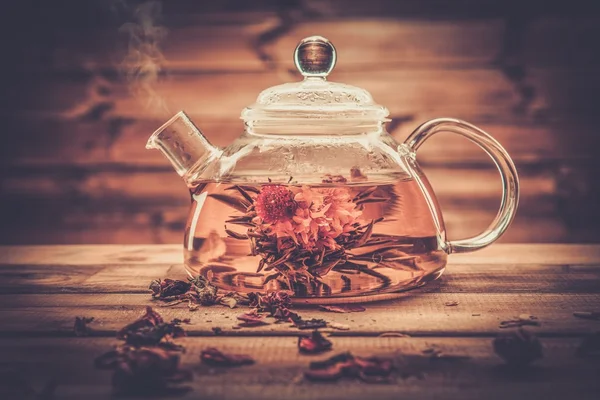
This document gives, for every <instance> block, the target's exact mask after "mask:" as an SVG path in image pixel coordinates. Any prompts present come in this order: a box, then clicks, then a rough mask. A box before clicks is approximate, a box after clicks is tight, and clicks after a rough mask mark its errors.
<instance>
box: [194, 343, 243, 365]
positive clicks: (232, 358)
mask: <svg viewBox="0 0 600 400" xmlns="http://www.w3.org/2000/svg"><path fill="white" fill-rule="evenodd" d="M200 360H202V362H203V363H205V364H209V365H212V366H216V367H239V366H242V365H251V364H254V362H255V361H254V359H253V358H252V357H250V356H248V355H245V354H229V353H224V352H222V351H221V350H219V349H217V348H215V347H209V348H207V349H205V350H202V352H201V353H200Z"/></svg>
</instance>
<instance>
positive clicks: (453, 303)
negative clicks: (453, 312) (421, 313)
mask: <svg viewBox="0 0 600 400" xmlns="http://www.w3.org/2000/svg"><path fill="white" fill-rule="evenodd" d="M444 305H445V306H446V307H454V306H457V305H458V301H455V300H452V301H447V302H445V303H444Z"/></svg>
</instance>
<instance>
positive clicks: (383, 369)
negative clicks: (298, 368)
mask: <svg viewBox="0 0 600 400" xmlns="http://www.w3.org/2000/svg"><path fill="white" fill-rule="evenodd" d="M393 369H394V364H393V361H392V359H389V358H380V357H355V356H353V355H352V354H351V353H341V354H338V355H335V356H333V357H331V358H328V359H327V360H324V361H315V362H312V363H310V366H309V370H308V371H305V372H304V377H305V378H306V379H308V380H311V381H336V380H338V379H340V378H342V377H348V378H359V379H361V380H362V381H363V382H366V383H384V382H388V380H389V376H390V375H391V373H392V370H393Z"/></svg>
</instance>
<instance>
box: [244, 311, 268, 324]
mask: <svg viewBox="0 0 600 400" xmlns="http://www.w3.org/2000/svg"><path fill="white" fill-rule="evenodd" d="M237 319H239V320H240V321H242V323H240V324H239V326H242V327H253V326H260V325H266V324H267V322H266V321H265V320H264V315H262V314H259V313H258V312H257V311H256V310H252V311H250V312H247V313H244V314H240V315H238V316H237Z"/></svg>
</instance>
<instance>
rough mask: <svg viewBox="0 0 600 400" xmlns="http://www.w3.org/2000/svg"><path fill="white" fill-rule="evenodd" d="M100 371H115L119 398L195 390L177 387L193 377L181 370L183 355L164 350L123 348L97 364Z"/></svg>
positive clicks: (115, 383) (114, 377)
mask: <svg viewBox="0 0 600 400" xmlns="http://www.w3.org/2000/svg"><path fill="white" fill-rule="evenodd" d="M94 364H95V366H96V368H99V369H109V370H113V371H114V372H113V378H112V384H113V388H114V390H115V392H116V393H117V394H119V395H154V396H162V395H173V394H183V393H186V392H188V391H189V390H191V388H189V387H187V386H180V385H176V384H179V383H182V382H186V381H190V380H191V379H192V374H191V372H190V371H188V370H182V369H180V367H179V354H177V353H174V352H172V351H169V350H165V349H163V348H160V347H142V348H136V347H132V346H127V345H125V346H121V347H119V348H117V349H116V350H111V351H109V352H107V353H105V354H103V355H101V356H100V357H98V358H96V359H95V361H94Z"/></svg>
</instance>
